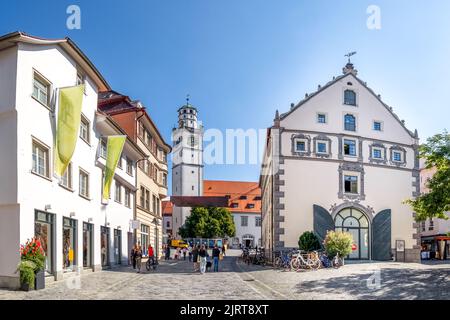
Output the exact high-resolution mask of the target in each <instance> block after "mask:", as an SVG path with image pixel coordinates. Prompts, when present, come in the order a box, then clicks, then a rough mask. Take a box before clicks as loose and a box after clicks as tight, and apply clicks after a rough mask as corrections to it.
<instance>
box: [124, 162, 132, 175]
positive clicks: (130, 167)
mask: <svg viewBox="0 0 450 320" xmlns="http://www.w3.org/2000/svg"><path fill="white" fill-rule="evenodd" d="M125 162H126V172H127V173H128V174H129V175H130V176H133V160H131V159H130V158H128V157H125Z"/></svg>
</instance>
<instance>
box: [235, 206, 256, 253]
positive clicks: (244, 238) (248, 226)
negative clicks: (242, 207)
mask: <svg viewBox="0 0 450 320" xmlns="http://www.w3.org/2000/svg"><path fill="white" fill-rule="evenodd" d="M231 214H232V215H233V220H234V225H235V227H236V234H235V236H234V237H233V238H232V239H231V247H232V248H236V249H237V248H244V247H251V248H254V247H256V246H258V247H261V213H254V212H233V211H232V212H231Z"/></svg>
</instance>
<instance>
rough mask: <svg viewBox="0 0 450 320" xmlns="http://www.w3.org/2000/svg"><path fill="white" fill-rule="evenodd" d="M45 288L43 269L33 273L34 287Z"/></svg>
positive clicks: (37, 288) (36, 288)
mask: <svg viewBox="0 0 450 320" xmlns="http://www.w3.org/2000/svg"><path fill="white" fill-rule="evenodd" d="M44 288H45V271H44V270H40V271H38V272H36V273H35V278H34V289H35V290H41V289H44Z"/></svg>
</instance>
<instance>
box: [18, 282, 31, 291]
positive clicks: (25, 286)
mask: <svg viewBox="0 0 450 320" xmlns="http://www.w3.org/2000/svg"><path fill="white" fill-rule="evenodd" d="M20 290H22V291H30V290H31V286H30V284H29V283H21V284H20Z"/></svg>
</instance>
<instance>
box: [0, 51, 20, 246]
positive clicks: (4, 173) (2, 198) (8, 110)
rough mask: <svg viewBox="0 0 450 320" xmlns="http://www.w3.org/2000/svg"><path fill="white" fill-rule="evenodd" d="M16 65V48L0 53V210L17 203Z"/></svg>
mask: <svg viewBox="0 0 450 320" xmlns="http://www.w3.org/2000/svg"><path fill="white" fill-rule="evenodd" d="M16 65H17V47H12V48H9V49H4V50H2V51H0V137H1V138H0V150H2V152H0V168H1V169H0V190H1V192H0V206H2V205H8V204H14V203H16V202H17V180H16V175H17V151H16V150H17V135H16V132H17V112H16V110H15V105H16ZM0 237H2V236H1V235H0ZM2 238H3V237H2ZM2 238H0V239H2ZM4 240H5V241H6V240H7V239H4ZM0 250H1V249H0ZM1 252H2V251H0V253H1Z"/></svg>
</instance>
